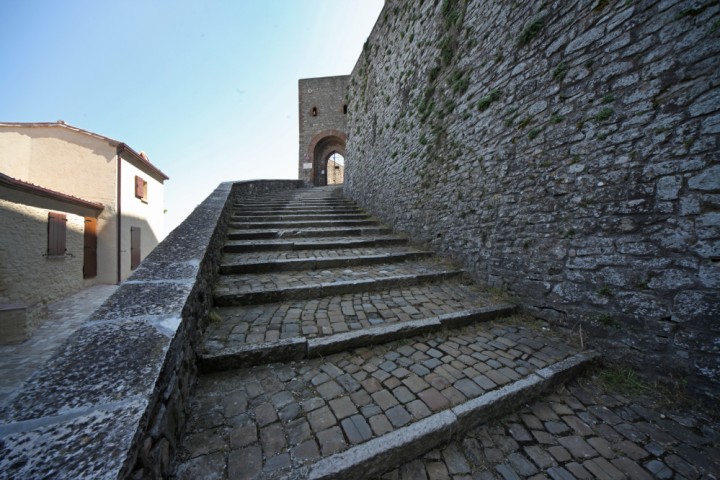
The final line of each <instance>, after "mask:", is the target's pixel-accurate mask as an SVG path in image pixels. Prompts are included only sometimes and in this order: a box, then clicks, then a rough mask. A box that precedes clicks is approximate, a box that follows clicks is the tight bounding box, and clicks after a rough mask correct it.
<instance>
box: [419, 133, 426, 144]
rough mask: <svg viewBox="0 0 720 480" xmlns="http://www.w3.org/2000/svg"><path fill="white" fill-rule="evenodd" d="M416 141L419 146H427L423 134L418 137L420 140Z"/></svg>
mask: <svg viewBox="0 0 720 480" xmlns="http://www.w3.org/2000/svg"><path fill="white" fill-rule="evenodd" d="M418 141H419V142H420V145H427V143H428V140H427V137H426V136H425V134H424V133H423V134H422V135H420V138H419V139H418Z"/></svg>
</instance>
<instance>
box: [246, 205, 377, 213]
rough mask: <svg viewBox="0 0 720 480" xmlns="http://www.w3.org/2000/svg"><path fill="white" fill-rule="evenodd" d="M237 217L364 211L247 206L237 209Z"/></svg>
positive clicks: (306, 207)
mask: <svg viewBox="0 0 720 480" xmlns="http://www.w3.org/2000/svg"><path fill="white" fill-rule="evenodd" d="M233 213H234V214H235V215H239V214H245V213H262V214H266V215H269V214H289V213H305V214H315V213H332V214H344V213H363V210H362V209H360V208H358V207H323V206H313V205H303V206H296V207H288V206H280V205H278V206H272V207H270V206H246V207H236V208H235V209H234V212H233Z"/></svg>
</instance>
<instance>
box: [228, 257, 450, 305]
mask: <svg viewBox="0 0 720 480" xmlns="http://www.w3.org/2000/svg"><path fill="white" fill-rule="evenodd" d="M463 273H464V272H463V271H462V270H459V269H455V268H452V267H449V266H446V265H442V264H440V263H438V262H436V261H427V260H426V261H408V262H404V263H385V264H380V265H363V266H356V267H349V268H332V269H327V270H321V271H299V272H295V271H288V272H278V273H275V272H270V273H258V274H244V275H223V276H221V277H220V279H219V280H218V282H217V283H216V285H215V295H214V298H215V304H216V305H219V306H230V305H243V304H244V305H256V304H259V303H273V302H278V301H282V300H288V299H308V298H313V297H323V296H328V295H341V294H345V293H355V292H362V291H377V290H381V289H387V288H393V287H404V286H411V285H418V284H420V283H429V282H438V281H442V280H445V279H449V278H458V277H460V276H461V275H462V274H463Z"/></svg>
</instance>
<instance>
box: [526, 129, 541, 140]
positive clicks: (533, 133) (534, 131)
mask: <svg viewBox="0 0 720 480" xmlns="http://www.w3.org/2000/svg"><path fill="white" fill-rule="evenodd" d="M542 131H543V129H542V127H535V128H533V129H532V130H530V131H529V132H528V138H529V139H530V140H534V139H535V138H536V137H537V136H538V135H540V132H542Z"/></svg>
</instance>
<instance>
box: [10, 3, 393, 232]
mask: <svg viewBox="0 0 720 480" xmlns="http://www.w3.org/2000/svg"><path fill="white" fill-rule="evenodd" d="M382 4H383V1H382V0H253V1H250V0H235V1H231V0H217V1H209V0H206V1H200V0H195V1H185V0H179V1H170V0H153V1H148V0H142V1H137V0H131V1H122V2H111V1H109V0H96V1H91V0H83V1H80V0H67V1H57V0H53V1H44V0H43V1H40V0H2V1H0V45H2V47H1V48H0V122H54V121H57V120H64V121H66V122H67V123H69V124H71V125H74V126H77V127H80V128H83V129H85V130H90V131H92V132H96V133H99V134H102V135H106V136H108V137H111V138H114V139H116V140H120V141H122V142H125V143H127V144H128V145H130V146H131V147H133V148H134V149H135V150H138V151H140V150H143V151H145V152H146V153H147V154H148V155H149V157H150V161H151V162H152V163H154V164H155V165H156V166H157V167H158V168H160V169H161V170H162V171H164V172H165V173H166V174H167V175H168V176H169V177H170V181H169V182H167V183H166V186H165V195H166V197H165V208H166V209H167V210H168V213H167V214H166V220H165V223H166V230H167V231H168V232H169V231H170V229H172V228H174V227H175V226H176V225H177V224H178V223H179V222H180V221H182V220H183V219H184V218H185V217H186V216H187V215H188V214H189V213H190V212H191V211H192V209H193V208H194V207H195V206H196V205H197V204H198V203H200V202H201V201H202V200H203V199H204V198H205V197H206V196H207V195H208V194H209V193H210V192H211V191H212V190H213V189H214V188H215V187H216V186H217V184H218V183H220V182H222V181H228V180H249V179H257V178H295V177H296V175H297V149H298V145H297V144H298V119H297V115H298V112H297V81H298V79H299V78H307V77H323V76H329V75H345V74H348V73H350V71H351V70H352V68H353V66H354V65H355V61H356V60H357V57H358V55H359V54H360V51H361V50H362V45H363V43H364V42H365V40H366V39H367V37H368V35H369V34H370V31H371V29H372V26H373V25H374V23H375V20H376V19H377V17H378V14H379V13H380V10H381V8H382Z"/></svg>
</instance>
